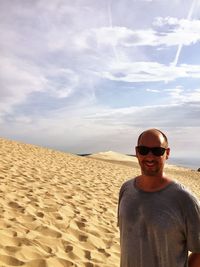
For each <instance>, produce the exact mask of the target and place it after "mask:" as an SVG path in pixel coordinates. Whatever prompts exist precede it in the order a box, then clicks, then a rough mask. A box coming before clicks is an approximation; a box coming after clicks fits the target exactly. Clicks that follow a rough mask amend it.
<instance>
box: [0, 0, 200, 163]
mask: <svg viewBox="0 0 200 267" xmlns="http://www.w3.org/2000/svg"><path fill="white" fill-rule="evenodd" d="M148 128H158V129H160V130H162V131H164V132H165V133H166V135H167V136H168V139H169V144H170V147H171V155H172V156H174V157H190V158H200V138H199V133H200V1H199V0H192V1H188V0H174V1H169V0H118V1H114V0H101V1H99V0H73V1H72V0H71V1H70V0H34V1H32V0H29V1H27V0H17V1H12V0H1V1H0V136H1V137H3V138H8V139H12V140H17V141H21V142H24V143H30V144H35V145H39V146H44V147H49V148H53V149H56V150H62V151H66V152H70V153H96V152H100V151H109V150H112V151H116V152H121V153H127V154H133V153H134V146H135V144H136V142H137V137H138V135H139V134H140V133H141V132H142V131H143V130H146V129H148Z"/></svg>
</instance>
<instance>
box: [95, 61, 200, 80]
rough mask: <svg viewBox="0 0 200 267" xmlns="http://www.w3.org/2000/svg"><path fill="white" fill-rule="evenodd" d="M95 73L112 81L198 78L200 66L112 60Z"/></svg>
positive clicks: (199, 76)
mask: <svg viewBox="0 0 200 267" xmlns="http://www.w3.org/2000/svg"><path fill="white" fill-rule="evenodd" d="M97 75H99V76H101V77H103V78H107V79H109V80H113V81H123V82H158V81H173V80H176V79H178V78H186V77H190V78H200V66H198V65H187V64H181V65H179V66H173V65H164V64H160V63H158V62H119V63H118V62H112V63H110V66H109V67H108V70H107V71H102V72H99V73H97Z"/></svg>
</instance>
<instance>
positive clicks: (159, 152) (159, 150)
mask: <svg viewBox="0 0 200 267" xmlns="http://www.w3.org/2000/svg"><path fill="white" fill-rule="evenodd" d="M165 150H166V149H165V148H164V147H153V148H152V149H151V151H152V153H153V154H154V155H155V156H157V157H160V156H162V155H163V154H164V153H165Z"/></svg>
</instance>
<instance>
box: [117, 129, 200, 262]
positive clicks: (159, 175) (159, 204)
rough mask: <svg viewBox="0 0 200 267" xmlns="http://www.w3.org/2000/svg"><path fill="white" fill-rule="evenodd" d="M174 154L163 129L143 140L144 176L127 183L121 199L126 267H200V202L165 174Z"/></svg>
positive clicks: (140, 144)
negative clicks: (169, 160) (171, 155)
mask: <svg viewBox="0 0 200 267" xmlns="http://www.w3.org/2000/svg"><path fill="white" fill-rule="evenodd" d="M169 154H170V148H169V147H168V140H167V137H166V135H165V134H164V133H162V132H161V131H160V130H157V129H149V130H146V131H144V132H143V133H142V134H141V135H140V136H139V138H138V144H137V146H136V156H137V158H138V162H139V165H140V168H141V175H140V176H138V177H136V178H134V179H130V180H128V181H126V182H125V183H124V184H123V185H122V187H121V190H120V195H119V206H118V225H119V227H120V247H121V264H120V266H121V267H188V266H189V267H200V206H199V202H198V200H197V199H196V198H195V197H194V196H193V195H192V194H191V193H190V192H189V191H188V190H187V189H186V188H184V187H183V186H182V185H180V184H179V183H177V182H175V181H172V180H171V179H169V178H168V177H166V176H165V175H164V172H163V170H164V164H165V161H166V160H167V159H168V157H169ZM189 251H190V252H192V253H191V254H190V256H188V252H189Z"/></svg>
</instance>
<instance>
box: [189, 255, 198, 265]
mask: <svg viewBox="0 0 200 267" xmlns="http://www.w3.org/2000/svg"><path fill="white" fill-rule="evenodd" d="M188 266H189V267H200V253H191V254H190V256H189V265H188Z"/></svg>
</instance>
